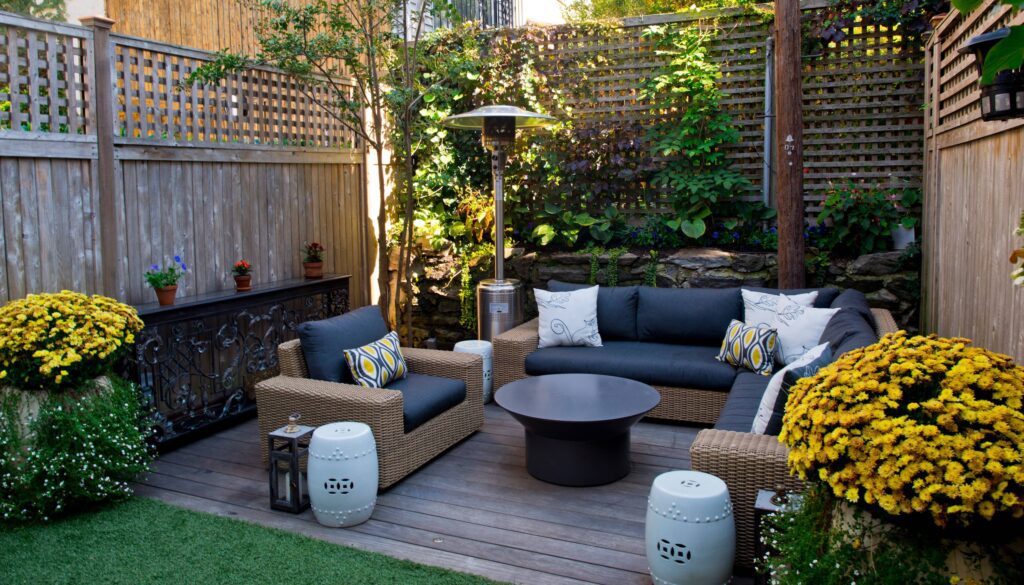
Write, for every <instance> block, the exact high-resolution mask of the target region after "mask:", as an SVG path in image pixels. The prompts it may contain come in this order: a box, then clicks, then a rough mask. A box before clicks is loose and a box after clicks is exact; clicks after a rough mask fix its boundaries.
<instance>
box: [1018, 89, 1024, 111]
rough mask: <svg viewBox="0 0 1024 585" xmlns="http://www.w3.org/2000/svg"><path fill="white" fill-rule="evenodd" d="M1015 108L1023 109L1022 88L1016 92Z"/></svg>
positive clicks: (1023, 93) (1023, 94)
mask: <svg viewBox="0 0 1024 585" xmlns="http://www.w3.org/2000/svg"><path fill="white" fill-rule="evenodd" d="M1017 109H1019V110H1024V90H1021V91H1018V92H1017Z"/></svg>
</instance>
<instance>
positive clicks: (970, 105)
mask: <svg viewBox="0 0 1024 585" xmlns="http://www.w3.org/2000/svg"><path fill="white" fill-rule="evenodd" d="M1020 24H1024V12H1020V11H1018V12H1013V11H1012V10H1011V9H1010V7H1009V6H1007V5H1006V4H1000V3H990V4H989V5H987V6H983V7H982V8H979V9H977V10H975V11H974V12H972V13H970V14H968V15H966V16H964V15H962V14H958V15H956V16H954V17H953V18H950V19H947V20H945V21H943V23H942V25H941V26H940V27H939V29H938V30H937V31H936V34H937V35H939V37H940V38H941V39H942V40H941V43H940V44H939V45H938V46H937V47H936V49H935V50H936V52H937V57H938V62H937V63H936V67H937V69H938V71H937V72H936V73H937V74H938V75H937V79H933V80H932V82H933V83H936V84H938V87H937V88H935V89H938V92H939V93H938V99H937V100H936V101H937V104H936V105H937V106H938V108H937V111H936V112H934V114H933V116H934V117H933V121H932V123H933V125H934V126H935V128H934V130H935V131H936V132H945V131H947V130H952V129H953V128H957V127H959V126H963V125H966V124H969V123H971V122H973V121H975V120H979V119H981V106H980V105H979V104H980V101H979V100H980V98H981V90H980V89H978V84H977V83H976V82H977V80H978V75H977V72H976V71H977V70H976V69H975V67H976V65H975V61H974V57H973V56H971V55H964V54H961V53H960V48H961V47H963V46H964V45H965V44H966V43H967V41H969V40H970V39H971V37H973V36H975V35H979V34H982V33H984V32H989V31H993V30H998V29H1000V28H1003V27H1006V26H1011V25H1020Z"/></svg>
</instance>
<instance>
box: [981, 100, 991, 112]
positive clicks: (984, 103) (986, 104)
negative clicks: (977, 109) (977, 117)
mask: <svg viewBox="0 0 1024 585" xmlns="http://www.w3.org/2000/svg"><path fill="white" fill-rule="evenodd" d="M989 98H990V96H987V95H983V96H981V114H982V115H983V116H987V115H988V113H989V112H991V111H992V106H991V105H989V104H990V102H989Z"/></svg>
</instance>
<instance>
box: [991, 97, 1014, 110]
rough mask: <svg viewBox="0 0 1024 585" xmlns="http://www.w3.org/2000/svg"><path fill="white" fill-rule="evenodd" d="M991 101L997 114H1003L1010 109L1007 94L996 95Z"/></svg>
mask: <svg viewBox="0 0 1024 585" xmlns="http://www.w3.org/2000/svg"><path fill="white" fill-rule="evenodd" d="M993 101H995V107H996V111H997V112H1005V111H1006V110H1009V109H1010V94H1008V93H997V94H996V95H995V96H994V98H993Z"/></svg>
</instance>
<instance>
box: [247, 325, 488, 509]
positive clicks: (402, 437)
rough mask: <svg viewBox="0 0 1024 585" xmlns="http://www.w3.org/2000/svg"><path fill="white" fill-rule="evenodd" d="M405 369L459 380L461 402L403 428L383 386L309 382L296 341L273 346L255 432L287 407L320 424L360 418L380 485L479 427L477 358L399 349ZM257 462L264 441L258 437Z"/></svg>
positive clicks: (391, 394) (395, 398)
mask: <svg viewBox="0 0 1024 585" xmlns="http://www.w3.org/2000/svg"><path fill="white" fill-rule="evenodd" d="M402 355H403V356H404V357H405V361H406V364H407V365H408V366H409V371H411V372H413V373H418V374H428V375H432V376H441V377H446V378H456V379H460V380H462V381H464V382H465V383H466V399H465V400H463V401H462V402H461V403H459V404H458V405H456V406H454V407H452V408H450V409H448V410H447V411H445V412H443V413H441V414H439V415H437V416H435V417H434V418H433V419H431V420H429V421H427V422H425V423H423V424H422V425H420V426H418V427H416V428H415V429H413V430H412V431H410V432H409V433H406V432H405V427H404V424H403V418H402V393H401V392H398V391H396V390H387V389H383V388H380V389H378V388H363V387H361V386H355V385H350V384H339V383H335V382H324V381H321V380H312V379H309V372H308V370H307V369H306V361H305V359H304V358H303V355H302V348H301V346H300V344H299V341H298V340H293V341H288V342H286V343H282V344H281V345H280V346H279V348H278V358H279V360H280V364H281V374H280V375H279V376H276V377H274V378H270V379H269V380H264V381H263V382H260V383H259V384H257V385H256V405H257V408H258V417H259V428H260V433H261V436H266V434H267V433H269V432H270V431H272V430H274V429H276V428H278V427H280V426H281V425H282V424H284V422H285V421H287V420H288V415H289V414H291V413H293V412H299V413H302V424H306V425H311V426H319V425H323V424H327V423H331V422H336V421H342V420H352V421H359V422H363V423H366V424H367V425H369V426H370V428H371V429H372V430H373V436H374V438H375V439H376V441H377V458H378V461H379V464H380V489H384V488H387V487H389V486H391V485H392V484H394V483H395V482H397V481H398V480H400V479H402V478H403V477H405V476H406V475H408V474H409V473H411V472H413V471H415V470H416V469H417V468H419V467H420V466H422V465H423V464H425V463H427V462H428V461H430V460H431V459H433V458H434V457H436V456H437V455H439V454H441V453H442V452H444V451H445V450H446V449H448V448H449V447H451V446H453V445H455V444H456V443H458V442H459V441H461V440H462V439H465V438H466V437H468V436H469V435H471V434H473V433H474V432H476V431H477V430H479V429H480V427H481V426H483V423H484V409H483V364H482V361H481V358H480V356H478V355H473V354H468V353H454V352H448V351H437V350H428V349H415V348H408V347H403V348H402ZM260 445H261V449H262V453H263V463H264V465H266V464H267V462H268V461H267V444H266V442H261V443H260Z"/></svg>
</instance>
